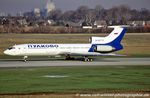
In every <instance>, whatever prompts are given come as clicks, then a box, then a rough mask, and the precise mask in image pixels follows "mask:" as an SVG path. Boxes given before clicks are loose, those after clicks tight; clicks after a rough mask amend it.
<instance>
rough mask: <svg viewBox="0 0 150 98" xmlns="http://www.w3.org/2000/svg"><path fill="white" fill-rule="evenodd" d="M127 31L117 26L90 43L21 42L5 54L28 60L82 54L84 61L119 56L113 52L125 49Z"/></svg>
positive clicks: (93, 38)
mask: <svg viewBox="0 0 150 98" xmlns="http://www.w3.org/2000/svg"><path fill="white" fill-rule="evenodd" d="M125 33H126V29H125V28H123V27H115V28H114V30H113V31H112V32H111V33H110V34H109V35H108V36H106V37H91V38H90V43H89V44H20V45H14V46H12V47H9V48H8V49H7V50H5V51H4V54H6V55H11V56H22V57H23V60H24V61H26V60H27V58H28V57H29V56H65V57H66V59H71V57H72V56H82V57H83V60H84V61H93V59H92V58H89V57H95V56H118V55H117V54H112V53H111V52H115V51H118V50H121V49H123V46H122V45H121V40H122V38H123V36H124V34H125Z"/></svg>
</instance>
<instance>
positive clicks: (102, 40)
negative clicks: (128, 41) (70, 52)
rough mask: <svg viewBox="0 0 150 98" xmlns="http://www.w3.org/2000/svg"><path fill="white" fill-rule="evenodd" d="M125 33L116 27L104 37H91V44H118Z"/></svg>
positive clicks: (122, 29) (124, 30)
mask: <svg viewBox="0 0 150 98" xmlns="http://www.w3.org/2000/svg"><path fill="white" fill-rule="evenodd" d="M125 33H126V29H125V28H119V27H116V28H114V30H113V31H112V32H111V33H110V34H109V35H108V36H106V37H92V40H91V44H109V43H120V42H121V40H122V38H123V36H124V34H125Z"/></svg>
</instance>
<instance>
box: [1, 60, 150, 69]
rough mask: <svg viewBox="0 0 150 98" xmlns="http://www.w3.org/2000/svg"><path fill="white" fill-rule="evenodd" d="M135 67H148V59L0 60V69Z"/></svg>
mask: <svg viewBox="0 0 150 98" xmlns="http://www.w3.org/2000/svg"><path fill="white" fill-rule="evenodd" d="M115 65H117V66H122V65H126V66H135V65H138V66H139V65H150V58H99V59H95V61H93V62H83V61H76V60H74V61H66V60H60V59H59V60H40V61H39V60H32V61H27V62H23V61H21V60H16V59H1V60H0V67H1V68H2V67H42V66H115Z"/></svg>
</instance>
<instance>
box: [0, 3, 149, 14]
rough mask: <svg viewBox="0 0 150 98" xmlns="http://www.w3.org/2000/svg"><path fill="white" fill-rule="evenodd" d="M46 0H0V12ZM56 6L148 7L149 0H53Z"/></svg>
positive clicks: (30, 7) (26, 8) (21, 9)
mask: <svg viewBox="0 0 150 98" xmlns="http://www.w3.org/2000/svg"><path fill="white" fill-rule="evenodd" d="M46 2H47V0H0V12H6V13H11V14H14V13H16V12H25V11H31V10H33V9H34V8H44V7H45V5H46ZM53 2H54V3H55V5H56V8H60V9H62V10H63V11H66V10H74V9H77V8H78V7H79V6H80V5H87V6H89V7H90V8H94V7H95V6H96V5H102V6H103V7H104V8H111V7H113V6H117V5H120V4H127V5H129V6H130V7H131V8H133V9H141V8H147V9H150V0H53Z"/></svg>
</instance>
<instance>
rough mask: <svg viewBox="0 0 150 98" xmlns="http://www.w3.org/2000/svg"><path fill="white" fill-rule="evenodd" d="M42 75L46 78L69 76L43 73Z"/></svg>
mask: <svg viewBox="0 0 150 98" xmlns="http://www.w3.org/2000/svg"><path fill="white" fill-rule="evenodd" d="M43 77H46V78H66V77H69V76H64V75H45V76H43Z"/></svg>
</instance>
